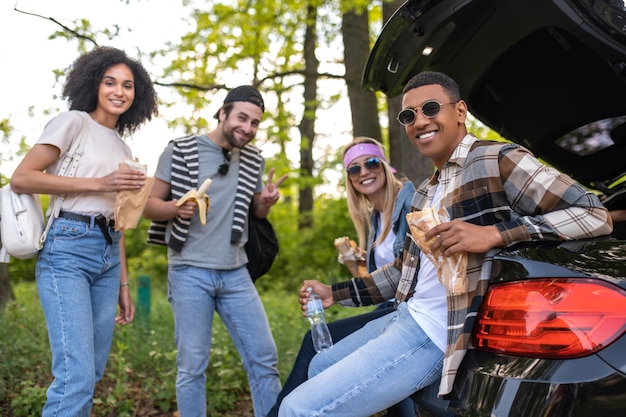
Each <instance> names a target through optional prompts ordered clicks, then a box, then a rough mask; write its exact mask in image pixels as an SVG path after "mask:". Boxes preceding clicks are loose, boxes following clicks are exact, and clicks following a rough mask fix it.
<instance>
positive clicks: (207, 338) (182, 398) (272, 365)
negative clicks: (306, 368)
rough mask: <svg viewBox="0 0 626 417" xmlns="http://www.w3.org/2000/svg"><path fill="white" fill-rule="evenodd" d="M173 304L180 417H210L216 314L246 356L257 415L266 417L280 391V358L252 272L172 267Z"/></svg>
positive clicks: (244, 358)
mask: <svg viewBox="0 0 626 417" xmlns="http://www.w3.org/2000/svg"><path fill="white" fill-rule="evenodd" d="M169 300H170V303H171V305H172V311H173V312H174V324H175V333H176V345H177V347H178V355H177V358H176V363H177V366H178V375H177V378H176V396H177V401H178V411H179V413H180V417H205V416H206V375H205V373H206V369H207V366H208V365H209V354H210V351H211V333H212V328H213V315H214V312H215V311H217V313H218V314H219V315H220V317H221V318H222V321H223V322H224V324H225V326H226V328H227V329H228V332H229V333H230V336H231V337H232V339H233V342H234V344H235V347H236V348H237V351H238V352H239V354H240V355H241V358H242V361H243V366H244V368H245V370H246V373H247V374H248V382H249V384H250V391H251V393H252V403H253V406H254V415H255V416H257V417H261V416H264V415H265V413H267V411H268V410H269V409H270V408H271V407H272V405H273V404H274V401H275V400H276V396H277V395H278V392H279V391H280V378H279V374H278V368H277V363H278V354H277V352H276V345H275V343H274V339H273V337H272V332H271V330H270V326H269V323H268V320H267V316H266V314H265V309H264V308H263V303H262V302H261V299H260V298H259V294H258V293H257V290H256V287H255V286H254V284H253V282H252V280H251V279H250V275H249V274H248V270H247V269H246V268H245V267H242V268H238V269H235V270H232V271H219V270H212V269H204V268H196V267H192V266H184V265H183V266H181V265H172V266H170V267H169Z"/></svg>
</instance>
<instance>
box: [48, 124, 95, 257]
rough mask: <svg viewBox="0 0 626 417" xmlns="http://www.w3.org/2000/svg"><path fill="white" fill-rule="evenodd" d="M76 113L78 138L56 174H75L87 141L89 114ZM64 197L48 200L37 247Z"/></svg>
mask: <svg viewBox="0 0 626 417" xmlns="http://www.w3.org/2000/svg"><path fill="white" fill-rule="evenodd" d="M78 113H79V114H80V115H81V116H82V118H83V120H82V123H81V126H80V132H79V133H78V138H77V139H76V140H75V141H73V142H72V146H71V147H70V150H69V151H68V152H67V153H66V154H65V157H64V158H63V163H62V164H61V167H60V168H59V171H58V172H57V175H58V176H62V177H73V176H74V175H75V174H76V168H78V161H79V160H80V158H81V156H83V152H84V151H85V143H86V142H87V131H88V128H87V125H88V120H87V118H88V117H89V116H88V115H87V113H85V112H78ZM64 199H65V194H63V195H56V196H55V197H54V198H53V201H51V202H50V203H51V204H50V205H49V206H48V213H47V215H48V221H47V223H46V228H45V229H44V231H43V234H42V235H41V238H40V239H39V249H41V248H42V247H43V244H44V242H45V241H46V237H47V236H48V231H49V230H50V227H51V226H52V222H53V221H54V219H56V218H57V217H59V212H60V211H61V203H63V200H64Z"/></svg>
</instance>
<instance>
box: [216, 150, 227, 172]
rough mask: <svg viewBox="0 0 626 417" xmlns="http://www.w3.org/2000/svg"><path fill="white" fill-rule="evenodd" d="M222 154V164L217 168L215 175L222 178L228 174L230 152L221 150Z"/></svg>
mask: <svg viewBox="0 0 626 417" xmlns="http://www.w3.org/2000/svg"><path fill="white" fill-rule="evenodd" d="M222 154H223V155H224V162H223V163H222V165H220V166H218V167H217V173H218V174H220V175H221V176H222V177H223V176H224V175H226V174H228V168H230V152H229V151H228V150H226V149H225V148H222Z"/></svg>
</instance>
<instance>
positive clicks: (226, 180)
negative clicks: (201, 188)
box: [155, 135, 265, 270]
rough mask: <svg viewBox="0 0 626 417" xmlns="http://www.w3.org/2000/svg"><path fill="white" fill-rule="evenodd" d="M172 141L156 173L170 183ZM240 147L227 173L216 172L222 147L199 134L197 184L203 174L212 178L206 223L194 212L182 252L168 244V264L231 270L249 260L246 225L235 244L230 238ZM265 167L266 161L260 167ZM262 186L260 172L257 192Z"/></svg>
mask: <svg viewBox="0 0 626 417" xmlns="http://www.w3.org/2000/svg"><path fill="white" fill-rule="evenodd" d="M172 152H173V144H172V143H169V144H168V146H167V147H166V148H165V151H164V152H163V154H161V157H160V158H159V163H158V165H157V169H156V173H155V177H156V178H158V179H160V180H162V181H165V182H167V183H171V178H172V169H171V168H172ZM239 156H240V153H239V149H233V150H232V151H231V160H230V166H229V169H228V173H227V174H226V175H224V176H222V175H220V174H218V172H217V168H218V167H219V166H220V165H221V164H222V163H224V161H225V159H224V155H223V153H222V148H221V147H219V146H217V145H216V144H215V143H214V142H213V141H212V140H211V139H209V138H208V136H206V135H202V136H198V163H199V173H198V185H200V184H202V182H203V181H204V180H205V179H206V178H211V179H212V180H213V182H212V183H211V186H210V187H209V189H208V191H207V194H208V196H209V199H210V207H209V211H208V216H207V222H206V225H205V226H202V224H201V223H200V219H199V217H198V215H197V214H196V215H195V216H194V217H193V218H192V219H191V224H190V225H189V234H188V235H187V240H186V241H185V245H184V246H183V249H182V251H181V252H176V251H174V250H173V249H171V248H168V258H169V263H170V265H191V266H195V267H199V268H209V269H218V270H230V269H235V268H239V267H241V266H243V265H245V264H247V263H248V258H247V256H246V251H245V250H244V245H245V243H246V242H247V241H248V227H247V224H246V226H245V227H244V232H243V236H242V237H241V240H240V241H239V242H238V243H237V244H236V245H235V244H232V243H231V242H230V235H231V228H232V224H233V213H234V209H235V193H236V190H237V180H238V177H239V161H240V158H239ZM264 171H265V161H263V163H262V164H261V171H260V172H264ZM262 190H263V180H262V178H261V175H260V176H259V179H258V181H257V185H256V192H261V191H262ZM170 228H171V222H169V223H168V225H167V232H166V240H169V234H170Z"/></svg>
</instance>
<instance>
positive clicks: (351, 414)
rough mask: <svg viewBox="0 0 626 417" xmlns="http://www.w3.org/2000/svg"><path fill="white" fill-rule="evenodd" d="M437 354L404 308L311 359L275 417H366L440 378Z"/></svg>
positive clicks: (364, 327)
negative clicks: (304, 378) (303, 379)
mask: <svg viewBox="0 0 626 417" xmlns="http://www.w3.org/2000/svg"><path fill="white" fill-rule="evenodd" d="M442 364H443V352H442V351H441V350H439V348H438V347H437V346H435V344H434V343H433V342H432V341H431V340H430V339H429V338H428V336H426V334H425V333H424V332H423V331H422V329H421V328H420V327H419V326H418V325H417V323H416V322H415V320H414V319H413V317H411V314H410V313H409V311H408V309H407V307H406V303H402V304H400V305H399V306H398V310H397V311H396V312H394V313H391V314H387V315H386V316H383V317H381V318H378V319H376V320H372V321H370V322H369V323H367V324H366V325H365V326H363V327H362V328H361V329H360V330H357V331H356V332H354V333H352V334H351V335H350V336H347V337H346V338H344V339H342V340H341V341H339V342H338V343H337V344H335V345H334V346H333V347H332V348H330V349H329V350H328V351H326V352H324V353H322V354H318V355H316V356H315V357H314V358H313V360H312V361H311V364H310V366H309V377H310V379H309V380H308V381H307V382H305V383H303V384H302V385H300V386H299V387H298V388H296V389H295V390H294V391H292V392H291V394H289V395H288V396H287V397H285V399H284V400H283V402H282V404H281V406H280V410H279V412H278V415H279V416H280V417H301V416H308V417H314V416H323V415H332V416H336V417H358V416H363V417H367V416H371V415H372V414H375V413H377V412H379V411H382V410H384V409H386V408H388V407H389V406H391V405H393V404H396V403H398V402H400V401H401V400H403V399H404V398H407V397H409V396H410V395H411V394H413V393H414V392H416V391H418V390H420V389H422V388H424V387H426V386H428V385H429V384H431V383H432V382H434V381H436V380H437V379H438V378H439V377H440V376H441V369H442Z"/></svg>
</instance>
